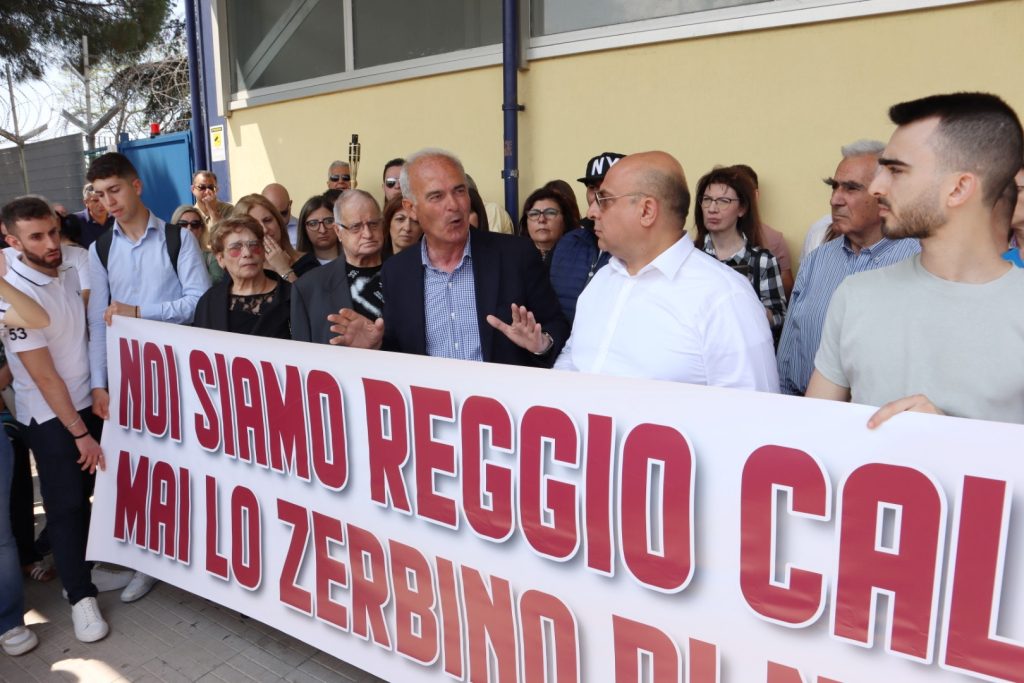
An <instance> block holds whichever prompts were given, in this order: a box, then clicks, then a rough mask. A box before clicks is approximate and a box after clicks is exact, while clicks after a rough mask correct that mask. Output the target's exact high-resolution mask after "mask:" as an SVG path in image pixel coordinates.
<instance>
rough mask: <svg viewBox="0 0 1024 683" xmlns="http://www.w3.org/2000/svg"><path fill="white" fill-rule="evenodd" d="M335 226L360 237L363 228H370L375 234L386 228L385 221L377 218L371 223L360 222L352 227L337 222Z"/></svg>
mask: <svg viewBox="0 0 1024 683" xmlns="http://www.w3.org/2000/svg"><path fill="white" fill-rule="evenodd" d="M335 225H337V226H338V227H339V228H341V229H342V230H345V231H346V232H348V233H349V234H350V235H358V234H360V233H361V232H362V231H363V228H370V232H374V231H375V230H378V229H379V228H382V227H383V226H384V219H383V218H375V219H373V220H370V221H359V222H358V223H353V224H352V225H345V224H344V223H337V222H336V223H335Z"/></svg>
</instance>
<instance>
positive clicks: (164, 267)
mask: <svg viewBox="0 0 1024 683" xmlns="http://www.w3.org/2000/svg"><path fill="white" fill-rule="evenodd" d="M890 117H891V119H892V121H893V123H894V124H895V125H896V130H895V132H894V133H893V135H892V138H891V139H890V140H889V142H888V143H882V142H878V141H871V140H858V141H856V142H853V143H850V144H848V145H845V146H843V147H842V148H841V155H840V158H839V160H838V164H837V166H836V168H835V171H834V172H833V174H832V175H831V176H829V177H827V178H825V184H826V185H827V186H828V188H829V190H830V191H831V195H830V199H829V204H830V210H829V215H828V217H827V219H825V220H823V221H820V222H819V224H816V226H814V227H812V229H811V230H809V231H808V235H807V239H806V240H805V242H804V245H803V246H804V248H803V256H802V258H801V263H800V268H799V270H798V272H797V274H796V277H795V279H794V276H793V265H792V261H791V257H790V253H789V249H788V247H787V245H786V242H785V239H784V238H783V236H782V233H781V232H779V231H777V230H775V229H774V228H772V227H771V226H769V225H767V224H766V223H765V222H764V220H763V218H762V215H761V210H760V207H759V181H758V176H757V174H756V172H755V171H754V170H753V169H751V168H750V167H749V166H746V165H743V164H736V165H732V166H721V167H715V168H713V169H710V170H709V171H708V172H707V173H705V174H704V175H703V176H702V177H701V178H700V179H699V180H698V182H697V184H696V185H695V192H694V194H693V195H691V192H690V189H689V187H690V186H689V184H688V182H687V179H686V174H685V173H684V170H683V167H682V165H681V163H680V162H679V160H677V159H676V158H674V157H673V156H672V155H670V154H668V153H665V152H660V151H652V152H643V153H636V154H630V155H623V154H619V153H612V152H603V153H601V154H598V155H596V156H595V157H593V158H592V159H590V160H589V161H588V162H587V163H586V166H585V171H584V174H583V176H581V177H580V178H579V179H578V182H580V183H582V184H583V185H584V187H585V188H586V206H585V207H580V206H579V205H578V204H577V200H576V196H575V193H574V192H573V189H572V186H570V185H569V184H568V183H567V182H565V181H564V180H553V181H551V182H549V183H546V184H545V185H544V186H542V187H539V188H537V189H536V190H534V191H532V192H531V193H530V194H529V195H528V197H527V199H526V201H525V202H524V204H523V206H522V211H521V219H520V221H519V223H518V226H514V224H513V221H512V220H511V218H510V217H509V216H508V214H507V213H506V212H505V211H504V210H503V209H501V207H499V206H497V205H496V204H494V203H488V202H487V201H485V200H484V198H483V197H481V196H480V193H479V192H478V191H477V189H476V187H475V184H474V183H473V181H472V178H471V177H470V176H469V175H468V174H467V173H466V171H465V169H464V168H463V165H462V163H461V161H460V160H459V159H458V158H457V157H456V156H455V155H453V154H451V153H450V152H447V151H444V150H440V149H433V148H428V149H423V150H420V151H418V152H415V153H414V154H411V155H409V156H408V157H407V158H396V159H392V160H390V161H388V162H387V164H386V165H385V168H384V171H383V174H382V184H381V188H380V189H381V198H380V199H381V200H382V201H380V200H379V199H378V197H377V196H375V195H374V194H373V193H371V192H368V191H366V190H364V189H359V188H358V187H356V186H355V185H356V181H355V178H354V177H353V175H352V173H351V169H350V168H349V166H348V164H347V163H345V162H342V161H335V162H332V163H331V164H330V165H329V167H328V173H327V182H326V185H327V187H326V190H325V191H324V192H323V193H322V194H315V195H313V196H311V197H310V198H309V199H307V200H306V201H305V202H304V203H303V204H302V207H301V209H300V210H299V212H298V217H297V218H296V217H293V216H292V200H291V197H290V195H289V193H288V190H287V189H286V188H285V187H284V186H283V185H281V184H280V183H276V182H274V183H271V184H269V185H267V186H266V187H264V188H263V190H262V191H261V192H260V193H258V194H256V193H253V194H247V195H245V196H243V197H242V198H241V199H240V200H239V201H238V202H237V203H236V204H235V205H231V204H229V203H227V202H224V201H222V200H221V199H220V198H219V197H218V185H217V178H216V176H215V175H214V174H213V173H212V172H210V171H205V170H204V171H200V172H198V173H196V174H195V176H194V177H193V178H192V191H193V195H194V197H195V200H196V201H195V204H192V205H185V206H180V207H178V209H177V210H176V211H175V212H174V214H173V216H172V217H171V221H170V222H169V223H165V222H164V221H163V220H161V218H159V217H157V216H156V215H154V214H153V212H152V211H150V210H149V209H148V208H147V207H146V206H145V205H144V203H143V201H142V199H141V195H142V183H143V179H141V178H140V177H139V175H138V173H137V172H136V170H135V168H134V167H133V166H132V164H131V162H130V161H129V160H128V159H127V158H125V157H124V156H122V155H120V154H117V153H108V154H105V155H103V156H100V157H98V158H97V159H95V160H94V161H93V162H92V163H91V165H90V167H89V170H88V173H87V179H88V181H89V182H88V184H87V185H86V187H85V190H84V192H83V200H84V204H85V208H84V210H83V211H81V212H79V213H78V214H69V213H68V212H67V211H66V210H64V211H62V210H63V207H53V206H50V205H49V204H48V203H47V202H46V201H45V200H44V199H42V198H40V197H34V196H26V197H19V198H17V199H14V200H13V201H10V202H9V203H7V204H6V205H5V206H4V207H3V211H2V221H3V229H4V233H5V235H6V241H7V244H8V245H9V247H8V249H6V250H4V252H5V253H4V254H3V255H0V276H2V277H0V315H2V321H3V323H4V326H5V327H6V333H5V335H4V348H5V350H6V365H5V366H4V370H3V371H0V385H3V384H8V383H13V388H14V394H15V406H14V407H15V408H16V410H15V411H14V415H13V416H12V415H9V414H6V413H5V415H6V418H5V424H6V425H11V426H12V427H9V429H8V433H9V434H10V435H11V437H12V438H11V439H10V440H8V439H0V510H5V511H6V510H7V509H8V508H10V511H11V514H10V516H9V517H8V515H6V514H4V515H0V580H2V585H3V588H4V590H3V593H2V598H0V634H2V635H0V644H2V647H3V649H4V651H5V652H7V653H8V654H12V655H16V654H21V653H23V652H27V651H28V650H30V649H31V648H32V647H34V646H35V644H36V642H37V638H36V636H35V635H34V634H33V633H32V631H31V630H29V629H27V628H26V627H25V625H24V622H23V611H24V605H23V598H22V588H21V581H22V575H23V574H24V576H26V577H31V578H32V579H35V580H46V579H47V578H52V574H53V573H54V571H53V569H55V572H56V575H57V576H59V578H60V582H61V583H62V584H63V587H64V589H65V591H66V594H67V599H68V602H69V603H70V604H71V611H72V620H73V623H74V629H75V634H76V636H77V637H78V638H79V639H80V640H82V641H84V642H92V641H95V640H99V639H101V638H103V637H104V636H105V635H106V633H107V630H108V627H107V624H106V622H105V620H104V619H103V616H102V615H101V614H100V611H99V607H98V605H97V603H96V599H95V596H96V594H97V586H96V585H95V583H94V582H93V579H92V575H91V565H90V563H88V562H86V560H85V543H86V534H87V529H88V519H89V509H90V508H89V506H90V497H91V494H92V483H93V480H94V476H95V471H96V469H102V468H103V467H104V466H105V462H104V456H103V453H102V450H101V448H100V445H99V439H100V434H101V432H102V427H103V421H104V420H106V419H107V418H108V411H109V395H108V393H107V359H106V331H107V327H108V326H109V325H110V324H111V321H112V318H113V316H115V315H121V316H127V317H134V318H145V319H149V320H160V321H165V322H172V323H177V324H183V325H188V324H192V325H195V326H197V327H202V328H206V329H212V330H221V331H226V332H233V333H239V334H249V335H259V336H265V337H275V338H282V339H294V340H297V341H304V342H311V343H320V344H333V345H343V346H354V347H359V348H366V349H383V350H388V351H396V352H402V353H413V354H421V355H430V356H440V357H446V358H456V359H463V360H469V361H483V362H496V363H507V364H514V365H523V366H533V367H539V368H552V367H553V368H555V369H559V370H568V371H579V372H588V373H596V374H610V375H621V376H628V377H639V378H649V379H659V380H669V381H677V382H686V383H692V384H699V385H709V386H721V387H733V388H739V389H747V390H754V391H764V392H780V391H781V392H783V393H786V394H792V395H804V396H810V397H817V398H826V399H833V400H839V401H853V402H856V403H862V404H866V405H871V406H876V407H878V410H877V412H875V413H874V415H873V416H872V417H871V419H870V420H869V422H868V427H871V428H875V427H877V426H878V425H880V424H881V423H883V422H885V421H886V420H887V419H890V418H891V417H893V416H894V415H896V414H897V413H899V412H903V411H906V410H914V411H921V412H932V413H945V414H949V415H954V416H960V417H968V418H978V419H989V420H999V421H1007V422H1017V423H1024V372H1022V371H1020V370H1013V367H1016V366H1015V365H1014V364H1012V363H1007V362H1006V361H1007V359H1012V358H1013V357H1015V355H1016V353H1017V352H1019V350H1020V349H1021V348H1024V296H1022V294H1024V261H1022V259H1021V249H1022V247H1024V141H1022V139H1024V135H1022V130H1021V124H1020V121H1019V119H1018V117H1017V115H1016V114H1015V113H1014V111H1013V110H1012V109H1011V108H1010V107H1009V106H1008V105H1006V104H1005V103H1004V102H1003V101H1002V100H1001V99H999V98H998V97H996V96H993V95H989V94H984V93H957V94H950V95H936V96H932V97H927V98H923V99H920V100H914V101H910V102H904V103H901V104H898V105H895V106H893V107H892V108H891V110H890ZM382 207H383V208H382ZM581 208H582V209H583V211H582V212H581ZM691 210H692V211H691ZM691 219H692V221H693V224H694V226H695V230H694V231H693V234H692V236H691V235H690V234H688V231H687V224H688V223H689V222H690V220H691ZM86 249H87V251H86ZM1015 266H1016V267H1015ZM83 302H84V305H83ZM8 407H9V408H10V407H11V406H8ZM15 416H16V419H15ZM12 445H13V446H14V448H13V449H12ZM29 451H31V452H32V454H33V455H34V457H35V461H36V466H37V471H38V474H39V482H40V487H41V491H42V496H43V503H44V508H45V511H46V529H45V534H44V535H42V536H41V537H40V538H34V531H33V528H32V524H31V510H30V509H29V511H28V515H27V518H28V520H29V522H28V523H26V521H25V520H26V510H25V505H26V503H25V501H26V496H25V495H24V494H25V491H26V490H27V491H31V480H30V479H29V476H30V475H29V474H28V472H29V469H28V467H27V463H28V457H29ZM27 500H28V504H29V506H30V505H31V496H30V495H29V496H28V498H27ZM44 545H45V546H46V547H45V548H41V546H44ZM41 549H45V550H50V551H52V558H53V568H52V569H51V568H49V567H47V566H46V565H45V562H44V559H43V557H42V555H44V553H42V552H41ZM153 584H154V579H153V578H152V577H148V576H146V575H144V574H142V573H138V572H136V573H135V574H134V575H133V576H132V578H131V580H130V582H129V583H128V585H127V586H126V587H125V589H124V592H123V593H122V599H123V600H125V601H128V602H130V601H133V600H137V599H139V598H141V597H142V596H144V595H145V594H146V593H147V592H148V591H149V590H150V589H151V588H152V586H153Z"/></svg>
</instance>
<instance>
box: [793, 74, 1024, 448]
mask: <svg viewBox="0 0 1024 683" xmlns="http://www.w3.org/2000/svg"><path fill="white" fill-rule="evenodd" d="M889 116H890V118H891V119H892V121H893V123H895V124H896V125H897V126H898V128H897V129H896V131H895V132H894V133H893V135H892V138H891V139H890V140H889V144H888V145H887V146H886V148H885V151H884V152H883V154H882V156H881V158H880V159H879V162H878V163H879V172H878V175H877V176H876V177H875V179H874V180H873V181H872V183H871V186H870V192H871V193H872V194H873V195H874V196H875V197H877V198H878V203H879V205H880V212H881V215H882V220H883V234H884V235H885V236H886V237H889V238H893V239H896V238H917V239H918V240H920V244H921V253H920V254H919V255H917V256H914V257H913V258H910V259H907V260H906V261H904V262H902V263H899V264H897V265H894V266H891V267H889V268H883V269H880V270H875V271H871V272H869V273H862V274H858V275H855V276H852V277H850V278H848V279H847V280H846V281H844V282H843V284H842V285H840V287H839V288H838V289H837V290H836V293H835V295H834V296H833V298H832V302H831V305H830V306H829V311H828V315H827V317H826V320H825V329H824V333H823V335H822V341H821V347H820V348H819V349H818V354H817V356H816V358H815V372H814V374H813V375H812V377H811V381H810V384H809V386H808V389H807V396H811V397H815V398H828V399H833V400H841V401H847V400H849V401H853V402H854V403H862V404H867V405H873V406H882V408H881V409H880V410H879V411H877V412H876V413H875V414H874V415H873V416H872V417H871V419H870V420H869V421H868V427H871V428H874V427H877V426H878V425H880V424H882V423H883V422H885V421H886V420H888V419H889V418H890V417H892V416H893V415H895V414H897V413H900V412H904V411H908V410H909V411H915V412H927V413H937V414H948V415H955V416H959V417H969V418H976V419H985V420H997V421H1002V422H1016V423H1024V366H1022V365H1021V364H1020V363H1019V362H1016V361H1015V359H1016V358H1018V356H1019V354H1020V349H1021V348H1024V296H1022V295H1021V293H1022V292H1024V270H1021V269H1016V268H1014V267H1013V266H1012V265H1010V263H1009V262H1007V261H1005V260H1004V259H1003V258H1002V257H1001V254H1002V251H1003V250H1004V249H1005V244H1004V243H1003V242H1004V240H1005V237H1003V238H1002V239H1000V238H999V236H997V235H996V233H995V231H993V229H992V224H993V212H994V211H996V210H997V205H998V203H999V199H1000V196H1001V195H1002V194H1003V193H1004V191H1005V190H1006V189H1007V185H1008V184H1009V183H1012V182H1013V176H1014V174H1015V173H1016V172H1017V170H1018V169H1019V168H1020V161H1021V159H1022V158H1024V140H1022V139H1024V135H1022V131H1021V124H1020V120H1019V119H1018V118H1017V115H1016V114H1015V113H1014V111H1013V110H1012V109H1011V108H1010V107H1009V106H1008V105H1007V104H1006V103H1005V102H1003V101H1002V100H1001V99H999V98H998V97H996V96H994V95H989V94H985V93H956V94H951V95H934V96H931V97H926V98H923V99H920V100H914V101H911V102H904V103H902V104H897V105H895V106H894V107H892V108H891V109H890V110H889ZM1014 189H1015V188H1014Z"/></svg>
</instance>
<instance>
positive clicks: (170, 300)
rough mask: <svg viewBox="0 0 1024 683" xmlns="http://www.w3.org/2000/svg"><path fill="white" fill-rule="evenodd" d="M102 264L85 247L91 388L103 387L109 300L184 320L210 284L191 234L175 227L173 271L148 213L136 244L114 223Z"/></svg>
mask: <svg viewBox="0 0 1024 683" xmlns="http://www.w3.org/2000/svg"><path fill="white" fill-rule="evenodd" d="M113 231H114V234H113V239H112V240H111V242H110V254H109V255H108V259H107V268H104V267H103V264H102V263H100V257H99V255H98V254H97V253H96V244H95V243H93V244H92V245H91V246H90V247H89V277H90V283H89V284H90V286H91V293H90V294H89V371H90V374H91V375H92V387H93V388H94V389H95V388H97V387H106V386H107V325H106V323H105V322H104V321H103V313H104V311H106V309H107V307H108V306H109V305H110V304H111V303H112V302H114V301H119V302H121V303H123V304H128V305H129V306H138V307H139V316H140V317H142V318H145V319H147V320H162V321H164V322H170V323H179V324H189V323H191V322H192V317H193V316H194V315H195V312H196V303H197V302H198V301H199V297H201V296H202V295H203V293H204V292H206V290H208V289H209V288H210V274H209V272H208V271H207V269H206V264H205V263H204V262H203V255H202V252H201V251H200V249H199V244H198V243H197V242H196V240H195V238H194V237H193V236H192V233H191V232H189V231H188V230H187V229H185V228H182V229H181V252H180V253H179V254H178V271H177V273H175V271H174V266H173V265H171V259H170V256H169V255H168V254H167V237H166V235H165V234H164V221H163V220H161V219H160V218H157V217H156V216H154V215H153V213H152V212H150V214H149V222H148V223H147V224H146V232H144V233H143V235H142V238H141V239H139V241H138V242H132V241H131V239H130V238H129V237H128V236H127V235H126V234H125V233H124V230H122V229H121V225H120V223H118V222H116V221H115V222H114V227H113Z"/></svg>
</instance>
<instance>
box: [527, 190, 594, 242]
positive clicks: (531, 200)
mask: <svg viewBox="0 0 1024 683" xmlns="http://www.w3.org/2000/svg"><path fill="white" fill-rule="evenodd" d="M544 199H548V200H551V201H553V202H554V203H555V204H558V210H559V211H561V212H562V226H563V228H562V234H563V235H565V234H566V233H568V232H571V231H573V230H575V229H576V228H578V227H580V221H579V219H578V218H574V217H573V215H572V209H571V208H570V205H569V200H568V199H566V197H565V195H563V194H562V193H561V192H559V191H558V190H556V189H554V188H551V187H548V186H547V185H545V186H544V187H540V188H537V189H536V190H534V191H533V192H531V193H530V196H529V197H527V198H526V201H525V202H523V213H522V215H520V216H519V234H520V235H522V236H523V237H526V238H527V239H529V238H530V231H529V230H528V229H527V227H526V212H527V211H529V210H530V209H532V208H533V205H534V204H536V203H537V202H539V201H542V200H544ZM578 214H579V209H577V215H578Z"/></svg>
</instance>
